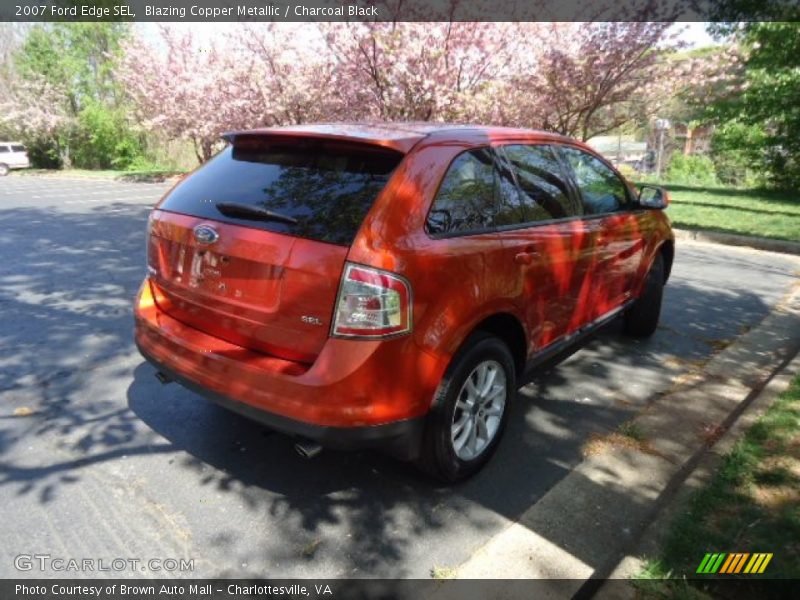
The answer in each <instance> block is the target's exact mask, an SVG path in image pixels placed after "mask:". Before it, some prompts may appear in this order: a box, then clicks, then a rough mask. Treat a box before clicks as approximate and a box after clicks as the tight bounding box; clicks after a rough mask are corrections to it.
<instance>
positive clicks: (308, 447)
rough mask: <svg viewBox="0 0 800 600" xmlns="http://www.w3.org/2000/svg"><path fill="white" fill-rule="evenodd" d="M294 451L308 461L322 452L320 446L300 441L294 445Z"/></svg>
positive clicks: (308, 441) (307, 441)
mask: <svg viewBox="0 0 800 600" xmlns="http://www.w3.org/2000/svg"><path fill="white" fill-rule="evenodd" d="M294 451H295V452H297V453H298V454H299V455H300V456H302V457H303V458H305V459H306V460H310V459H312V458H314V457H315V456H317V455H319V453H320V452H322V446H320V445H319V444H317V443H315V442H312V441H310V440H302V441H299V442H297V443H296V444H295V445H294Z"/></svg>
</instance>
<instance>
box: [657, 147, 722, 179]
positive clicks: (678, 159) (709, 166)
mask: <svg viewBox="0 0 800 600" xmlns="http://www.w3.org/2000/svg"><path fill="white" fill-rule="evenodd" d="M665 175H666V180H667V181H669V182H671V183H680V184H685V185H717V184H718V183H719V180H718V179H717V172H716V169H715V168H714V163H713V162H712V161H711V159H710V158H709V157H708V156H702V155H689V156H686V155H684V154H681V153H680V152H675V153H673V154H672V157H671V158H670V161H669V164H668V165H667V170H666V174H665Z"/></svg>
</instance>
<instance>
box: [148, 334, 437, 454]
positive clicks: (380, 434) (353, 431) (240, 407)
mask: <svg viewBox="0 0 800 600" xmlns="http://www.w3.org/2000/svg"><path fill="white" fill-rule="evenodd" d="M137 346H138V347H139V352H141V354H142V356H144V357H145V358H146V359H147V361H148V362H149V363H150V364H152V365H153V366H154V367H155V368H156V369H158V370H159V371H160V372H161V373H163V374H164V375H166V376H167V377H169V378H170V379H171V380H173V381H175V382H176V383H179V384H181V385H182V386H184V387H185V388H187V389H189V390H192V391H193V392H195V393H197V394H199V395H200V396H203V397H204V398H207V399H208V400H211V401H212V402H214V403H216V404H219V405H220V406H223V407H225V408H227V409H228V410H230V411H233V412H235V413H239V414H240V415H243V416H245V417H247V418H248V419H252V420H254V421H257V422H259V423H262V424H263V425H266V426H267V427H269V428H270V429H274V430H275V431H280V432H281V433H285V434H287V435H292V436H297V437H302V438H306V439H309V440H313V441H315V442H317V443H319V444H320V445H322V446H325V447H326V448H334V449H339V450H354V449H357V448H378V449H381V450H384V451H386V452H388V453H390V454H392V455H394V456H396V457H398V458H400V459H402V460H413V459H415V458H416V457H417V456H418V453H419V448H420V445H421V443H422V434H423V429H424V426H425V419H424V417H416V418H412V419H403V420H401V421H393V422H391V423H385V424H382V425H372V426H365V427H331V426H324V425H314V424H313V423H306V422H303V421H297V420H294V419H289V418H287V417H284V416H282V415H278V414H274V413H270V412H267V411H265V410H262V409H259V408H256V407H255V406H252V405H250V404H246V403H244V402H240V401H239V400H236V399H234V398H230V397H229V396H226V395H224V394H221V393H219V392H214V391H212V390H209V389H208V388H205V387H203V386H202V385H199V384H198V383H196V382H194V381H192V380H191V379H189V378H187V377H185V376H183V375H181V374H180V373H178V372H177V371H175V370H173V369H171V368H170V367H168V366H167V365H165V364H163V363H161V362H159V361H158V360H156V359H155V358H153V357H152V356H150V355H148V353H147V351H146V350H144V349H143V348H142V347H141V346H139V344H138V343H137Z"/></svg>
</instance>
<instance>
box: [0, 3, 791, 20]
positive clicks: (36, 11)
mask: <svg viewBox="0 0 800 600" xmlns="http://www.w3.org/2000/svg"><path fill="white" fill-rule="evenodd" d="M98 20H100V21H131V22H133V21H137V22H147V21H154V22H167V21H171V22H182V21H184V22H236V21H242V22H245V21H275V22H280V21H285V22H304V21H305V22H311V21H332V22H333V21H343V22H346V21H351V22H359V21H387V22H392V21H408V22H426V21H582V22H589V21H797V20H800V0H300V1H298V0H288V1H284V0H271V1H266V0H170V1H166V2H165V1H155V0H3V2H2V6H0V21H12V22H13V21H16V22H26V21H98Z"/></svg>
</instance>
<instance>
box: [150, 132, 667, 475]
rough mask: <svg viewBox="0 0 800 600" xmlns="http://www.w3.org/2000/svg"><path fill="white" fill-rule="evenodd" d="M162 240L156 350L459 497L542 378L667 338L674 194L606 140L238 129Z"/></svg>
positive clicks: (306, 445) (197, 375) (303, 439)
mask: <svg viewBox="0 0 800 600" xmlns="http://www.w3.org/2000/svg"><path fill="white" fill-rule="evenodd" d="M225 139H226V140H227V142H228V144H227V146H226V147H225V149H224V150H222V151H221V152H220V153H219V154H218V155H217V156H216V157H215V158H213V159H212V160H210V161H209V162H208V163H206V164H205V165H203V166H202V167H200V168H199V169H198V170H197V171H195V172H194V173H193V174H191V175H190V176H188V177H187V178H186V179H184V180H183V181H181V182H180V183H178V184H177V185H176V186H175V187H174V188H173V189H172V190H171V191H169V192H168V193H167V194H166V195H165V197H164V198H163V199H162V200H161V202H160V203H159V205H158V206H157V207H156V208H155V209H154V210H153V212H152V214H151V216H150V220H149V224H148V230H149V233H148V258H147V261H148V266H147V269H148V273H147V277H146V279H145V281H144V284H143V285H142V288H141V291H140V293H139V295H138V298H137V300H136V311H135V312H136V341H137V344H138V346H139V349H140V351H141V352H142V354H143V355H144V356H145V357H146V358H147V359H148V360H149V361H151V362H152V363H153V364H154V365H155V366H156V368H157V369H158V371H159V377H160V378H161V379H162V380H164V381H170V380H175V381H178V382H180V383H182V384H183V385H185V386H187V387H189V388H190V389H193V390H196V391H197V392H199V393H200V394H202V395H204V396H206V397H208V398H210V399H212V400H214V401H216V402H219V403H221V404H222V405H224V406H227V407H229V408H231V409H233V410H235V411H238V412H240V413H243V414H245V415H248V416H250V417H252V418H254V419H257V420H259V421H261V422H263V423H265V424H267V425H268V426H269V427H271V428H273V429H276V430H279V431H283V432H285V433H288V434H291V435H293V436H296V437H298V438H299V443H298V449H299V450H300V451H301V453H302V452H306V453H307V454H313V453H315V452H317V451H318V450H319V448H320V447H322V446H329V447H336V448H351V447H378V448H382V449H384V450H387V451H389V452H391V453H393V454H394V455H396V456H399V457H401V458H403V459H406V460H413V461H415V462H417V463H418V464H419V465H420V466H422V467H423V468H424V469H426V470H427V471H429V472H431V473H433V474H434V475H436V476H437V477H439V478H441V479H444V480H447V481H456V480H458V479H462V478H464V477H467V476H469V475H470V474H472V473H474V472H475V471H477V470H478V469H479V468H480V467H481V466H482V465H483V464H484V463H486V461H487V460H488V459H489V458H490V456H491V455H492V453H493V452H494V450H495V449H496V447H497V444H498V443H499V441H500V438H501V435H502V433H503V430H504V428H505V425H506V422H507V420H508V416H509V408H510V404H511V402H512V401H513V398H514V396H515V392H516V387H517V382H518V381H520V380H521V378H522V375H523V374H524V373H525V372H526V371H527V370H528V369H532V368H535V367H536V366H537V365H541V364H542V363H543V362H545V361H548V360H551V359H553V358H554V357H555V356H558V355H562V354H563V353H564V351H565V350H566V349H567V348H568V347H569V346H573V345H574V344H576V343H578V342H579V341H580V340H582V339H585V338H586V337H587V335H588V334H590V333H591V332H593V331H595V330H596V329H597V328H598V327H600V326H601V325H603V324H605V323H607V322H609V320H611V319H613V318H615V317H617V316H621V317H622V318H623V319H624V328H625V330H626V331H627V332H628V333H630V334H631V335H634V336H648V335H650V334H652V333H653V332H654V331H655V329H656V325H657V323H658V318H659V312H660V308H661V295H662V288H663V285H664V284H665V282H666V281H667V278H668V276H669V272H670V268H671V265H672V260H673V255H674V237H673V234H672V232H671V230H670V226H669V221H668V220H667V218H666V216H665V215H664V213H663V211H662V210H660V209H663V208H664V207H665V206H666V204H667V196H666V192H664V191H663V190H661V189H659V188H652V187H647V186H643V187H642V188H641V189H640V190H639V191H638V192H637V191H636V190H635V189H634V188H633V187H632V186H631V185H629V184H628V183H627V182H626V181H625V179H624V178H623V177H622V176H621V175H620V174H619V173H618V172H617V171H616V170H615V169H614V168H613V167H612V166H611V165H610V164H609V163H608V162H607V161H605V160H604V159H603V158H601V157H600V156H598V155H597V154H596V153H595V152H593V151H592V150H591V149H590V148H588V147H587V146H585V145H583V144H581V143H579V142H576V141H574V140H571V139H569V138H565V137H562V136H558V135H554V134H549V133H543V132H538V131H529V130H522V129H507V128H496V127H474V126H455V125H454V126H448V125H434V124H408V123H400V124H358V123H353V124H321V125H306V126H296V127H288V128H278V129H263V130H254V131H245V132H237V133H230V134H227V135H226V136H225Z"/></svg>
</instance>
